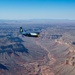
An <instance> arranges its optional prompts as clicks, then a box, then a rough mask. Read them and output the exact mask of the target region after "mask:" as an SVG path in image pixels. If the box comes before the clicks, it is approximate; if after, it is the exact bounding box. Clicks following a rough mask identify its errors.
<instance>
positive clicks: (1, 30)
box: [0, 20, 75, 75]
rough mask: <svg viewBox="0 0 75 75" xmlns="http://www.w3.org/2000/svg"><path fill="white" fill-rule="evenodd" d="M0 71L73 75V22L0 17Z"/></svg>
mask: <svg viewBox="0 0 75 75" xmlns="http://www.w3.org/2000/svg"><path fill="white" fill-rule="evenodd" d="M20 26H22V27H23V29H24V30H25V31H27V32H40V36H39V37H38V38H34V37H26V36H23V35H21V34H20V33H19V27H20ZM0 75H75V22H74V21H52V20H51V21H42V22H40V23H39V21H37V22H36V21H34V22H33V21H32V22H31V21H29V22H28V21H25V22H24V21H22V22H19V21H0Z"/></svg>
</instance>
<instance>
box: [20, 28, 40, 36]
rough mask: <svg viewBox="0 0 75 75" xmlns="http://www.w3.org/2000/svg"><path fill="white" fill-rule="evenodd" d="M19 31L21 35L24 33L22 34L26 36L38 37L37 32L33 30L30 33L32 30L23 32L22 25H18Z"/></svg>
mask: <svg viewBox="0 0 75 75" xmlns="http://www.w3.org/2000/svg"><path fill="white" fill-rule="evenodd" d="M20 33H21V34H22V35H24V36H28V37H39V34H40V33H39V32H34V33H32V32H28V33H27V32H25V31H23V28H22V27H20Z"/></svg>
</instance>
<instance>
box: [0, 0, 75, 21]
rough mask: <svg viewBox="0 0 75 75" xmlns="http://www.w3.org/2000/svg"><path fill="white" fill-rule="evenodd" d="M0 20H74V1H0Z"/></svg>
mask: <svg viewBox="0 0 75 75" xmlns="http://www.w3.org/2000/svg"><path fill="white" fill-rule="evenodd" d="M0 19H7V20H24V19H71V20H75V0H0Z"/></svg>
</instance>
